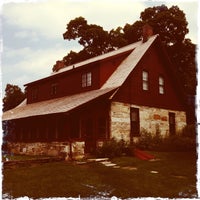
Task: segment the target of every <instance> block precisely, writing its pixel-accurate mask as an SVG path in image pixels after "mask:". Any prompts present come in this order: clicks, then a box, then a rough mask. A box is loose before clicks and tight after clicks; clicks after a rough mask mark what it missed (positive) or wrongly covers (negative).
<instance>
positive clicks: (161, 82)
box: [159, 77, 164, 85]
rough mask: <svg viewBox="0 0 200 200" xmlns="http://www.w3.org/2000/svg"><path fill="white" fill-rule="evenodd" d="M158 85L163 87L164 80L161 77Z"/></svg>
mask: <svg viewBox="0 0 200 200" xmlns="http://www.w3.org/2000/svg"><path fill="white" fill-rule="evenodd" d="M159 85H164V79H163V77H159Z"/></svg>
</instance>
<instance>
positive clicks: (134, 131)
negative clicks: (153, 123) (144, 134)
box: [130, 108, 140, 140]
mask: <svg viewBox="0 0 200 200" xmlns="http://www.w3.org/2000/svg"><path fill="white" fill-rule="evenodd" d="M130 120H131V140H132V139H133V137H137V136H140V115H139V108H131V110H130Z"/></svg>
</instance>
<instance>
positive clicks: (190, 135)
mask: <svg viewBox="0 0 200 200" xmlns="http://www.w3.org/2000/svg"><path fill="white" fill-rule="evenodd" d="M195 135H196V132H195V129H194V127H193V126H186V127H185V128H184V129H183V131H182V132H181V133H179V134H177V135H173V136H169V137H162V136H161V135H160V133H159V134H156V135H152V134H151V133H150V132H147V131H146V130H144V131H143V132H142V133H141V137H140V138H139V141H138V143H137V144H136V147H137V148H140V149H142V150H151V151H166V152H170V151H195V150H196V137H195Z"/></svg>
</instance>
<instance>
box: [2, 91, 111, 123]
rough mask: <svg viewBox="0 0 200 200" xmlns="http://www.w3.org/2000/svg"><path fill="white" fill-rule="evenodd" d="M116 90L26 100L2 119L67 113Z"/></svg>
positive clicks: (6, 113) (7, 112) (4, 114)
mask: <svg viewBox="0 0 200 200" xmlns="http://www.w3.org/2000/svg"><path fill="white" fill-rule="evenodd" d="M114 89H115V88H107V89H99V90H92V91H88V92H83V93H79V94H75V95H71V96H65V97H61V98H56V99H51V100H47V101H41V102H37V103H31V104H26V100H24V101H23V102H22V103H21V104H20V105H19V106H17V107H16V108H14V109H12V110H9V111H6V112H5V113H3V117H2V119H3V120H4V121H5V120H12V119H20V118H26V117H33V116H39V115H49V114H56V113H66V112H68V111H70V110H73V109H74V108H77V107H79V106H81V105H83V104H85V103H87V102H90V101H92V100H94V99H97V98H98V97H101V96H103V95H104V94H107V93H109V92H111V91H113V90H114ZM111 95H112V94H111Z"/></svg>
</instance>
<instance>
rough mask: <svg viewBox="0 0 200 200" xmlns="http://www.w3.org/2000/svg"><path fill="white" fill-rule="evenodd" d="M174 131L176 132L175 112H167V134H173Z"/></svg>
mask: <svg viewBox="0 0 200 200" xmlns="http://www.w3.org/2000/svg"><path fill="white" fill-rule="evenodd" d="M175 133H176V121H175V113H173V112H169V134H170V135H175Z"/></svg>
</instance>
